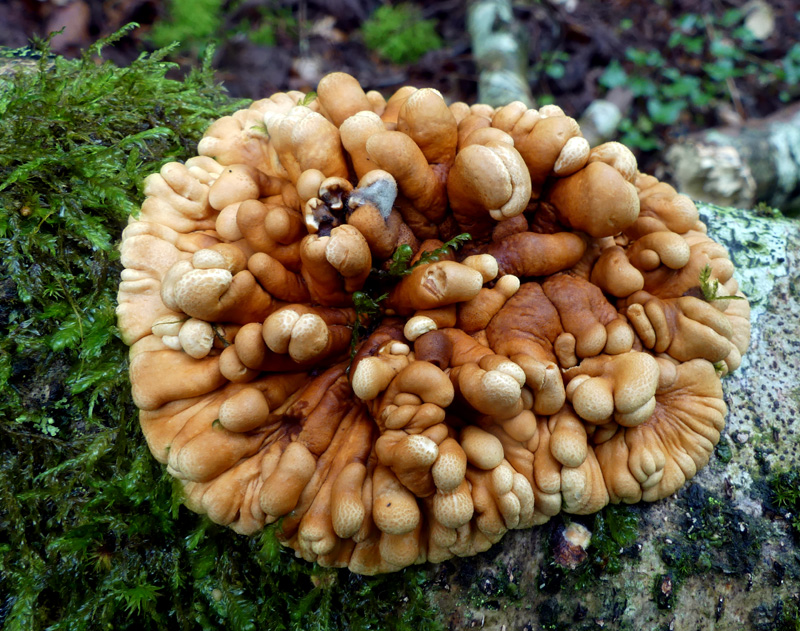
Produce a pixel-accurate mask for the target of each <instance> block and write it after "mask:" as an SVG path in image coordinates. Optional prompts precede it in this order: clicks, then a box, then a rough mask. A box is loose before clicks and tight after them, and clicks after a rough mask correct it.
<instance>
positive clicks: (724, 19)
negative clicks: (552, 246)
mask: <svg viewBox="0 0 800 631" xmlns="http://www.w3.org/2000/svg"><path fill="white" fill-rule="evenodd" d="M487 4H488V5H491V8H490V9H489V10H488V12H484V13H482V14H480V17H479V19H478V20H477V22H478V23H475V22H476V21H475V20H473V23H472V24H470V18H469V16H470V12H471V11H472V10H473V9H474V5H487ZM0 16H1V17H2V19H0V46H5V47H10V48H17V47H22V46H25V45H26V43H27V41H28V39H29V38H31V37H33V36H44V35H46V34H47V33H50V32H53V31H58V30H60V31H61V32H60V34H59V35H57V36H56V37H55V38H54V40H53V48H54V50H55V51H56V52H59V53H61V54H64V55H66V56H75V55H79V54H80V51H81V50H83V49H85V48H86V47H87V46H88V45H89V44H91V43H92V42H94V41H95V40H96V39H98V38H99V37H103V36H106V35H108V34H110V33H113V32H114V31H116V30H117V29H119V28H120V27H121V26H123V25H125V24H127V23H129V22H136V23H138V24H139V27H138V28H136V29H135V30H133V31H132V32H131V33H130V34H129V35H128V36H126V37H125V38H124V39H123V40H121V41H120V42H118V43H117V44H116V45H115V46H114V47H113V48H112V49H107V51H106V55H107V56H108V57H110V58H111V59H113V60H114V61H115V62H116V63H118V64H120V65H125V64H126V63H129V62H130V61H132V60H133V59H135V58H136V57H137V56H138V55H139V54H141V53H142V52H143V51H152V50H155V49H158V48H161V47H164V46H168V45H170V44H172V43H173V42H179V44H177V45H176V46H175V48H174V49H173V50H172V51H171V53H170V55H169V59H171V60H172V61H174V62H176V63H177V64H178V65H179V68H180V69H183V70H184V71H185V69H186V68H188V67H191V66H192V65H196V64H197V63H198V59H199V58H200V56H201V55H202V54H203V52H204V51H205V50H206V49H207V48H208V47H209V46H211V45H213V46H214V47H215V48H214V50H215V52H214V56H213V59H214V67H215V69H216V70H217V75H218V78H219V80H220V81H222V82H223V83H224V85H225V86H226V88H227V89H228V91H229V92H230V94H231V95H232V96H237V97H246V98H253V99H257V98H263V97H267V96H269V95H271V94H272V93H274V92H277V91H283V90H287V89H295V90H301V91H308V90H313V89H314V88H315V86H316V84H317V82H318V80H319V79H320V77H322V76H323V75H324V74H325V73H328V72H331V71H334V70H341V71H345V72H349V73H350V74H353V75H354V76H356V77H357V78H358V79H359V81H360V82H361V84H362V85H363V86H365V88H366V89H378V90H380V91H382V92H384V93H385V94H390V93H391V92H392V91H394V90H395V89H397V88H398V87H400V86H402V85H405V84H414V85H416V86H419V87H423V86H430V87H435V88H437V89H438V90H440V91H441V92H442V93H443V94H444V96H445V98H447V99H448V100H449V101H459V100H461V101H466V102H468V103H473V102H476V101H478V100H483V101H487V100H488V101H491V95H488V96H487V94H485V93H484V92H483V91H482V87H485V86H482V85H481V82H482V79H481V74H482V72H486V71H491V70H492V69H493V68H498V67H500V66H508V65H509V63H511V65H512V66H514V68H513V72H514V73H516V74H517V76H518V78H519V81H520V90H521V91H522V92H523V93H524V92H527V93H528V94H529V95H530V96H532V104H533V105H536V106H539V105H543V104H545V103H557V104H558V105H560V106H561V107H562V108H563V109H564V110H565V112H566V113H567V114H568V115H570V116H573V117H574V118H576V119H578V120H579V121H580V122H581V127H582V129H583V130H584V134H585V135H586V136H587V137H588V138H589V140H590V142H591V143H592V144H593V145H594V144H597V143H599V142H602V141H604V140H611V139H613V140H619V141H621V142H623V143H625V144H626V145H628V146H629V147H631V148H632V149H633V150H634V151H635V152H636V153H637V156H638V157H639V161H640V168H641V169H642V170H643V171H647V172H650V173H653V174H655V175H657V176H659V177H661V178H666V179H667V180H668V181H672V182H673V183H675V182H676V181H677V182H678V183H679V184H680V187H681V188H683V189H684V190H686V189H688V192H690V193H691V194H693V195H694V196H695V197H697V198H706V199H709V201H715V202H718V203H729V204H734V205H740V206H747V205H754V204H755V203H757V202H758V201H759V200H761V201H766V202H768V203H772V204H773V205H777V203H779V202H783V203H784V205H785V206H786V207H787V208H788V207H790V206H791V204H792V203H793V201H794V200H795V198H796V197H800V184H797V183H795V184H796V186H795V185H793V187H792V191H789V192H787V193H786V194H785V195H783V196H782V197H780V198H779V199H777V200H776V199H771V198H770V197H769V195H768V194H767V192H766V190H767V189H768V188H770V187H772V188H774V182H773V181H771V180H770V177H771V176H769V175H763V174H761V175H760V174H758V173H753V172H752V171H753V168H751V165H748V164H747V162H748V159H749V157H750V154H752V153H753V152H754V151H755V152H756V153H758V152H759V151H762V149H759V148H757V147H756V148H753V147H751V146H750V145H751V144H752V143H753V142H755V141H754V139H753V138H750V137H749V136H748V133H749V132H750V131H751V130H753V129H755V130H758V131H757V132H756V136H757V137H762V138H763V128H764V126H765V125H766V126H768V125H770V124H771V122H772V121H773V119H775V120H778V121H779V122H781V123H789V124H791V125H794V126H795V127H797V129H798V130H800V116H797V115H796V114H797V111H798V108H797V107H796V106H795V104H796V102H797V101H798V97H800V43H799V42H798V41H797V39H798V34H800V2H798V0H699V1H698V0H692V1H679V0H656V1H653V2H651V1H647V2H644V1H641V0H640V1H634V0H612V1H607V2H597V1H589V0H540V1H518V2H510V1H494V2H488V3H486V2H470V3H467V2H459V1H457V0H441V1H437V2H401V3H396V2H391V3H390V2H380V1H379V0H328V1H317V2H314V1H313V0H303V1H287V0H167V1H166V2H158V1H156V0H4V1H3V2H0ZM492 37H499V38H500V40H499V41H498V42H496V43H497V47H496V48H495V49H493V50H489V51H481V50H480V48H481V47H482V45H483V44H485V43H487V42H489V40H490V39H491V38H492ZM492 41H494V40H492ZM509 47H510V48H509ZM490 48H491V47H490ZM509 56H511V57H513V59H512V61H511V62H509V60H508V57H509ZM180 69H179V70H176V71H175V72H176V73H180V72H181V70H180ZM717 128H719V129H718V131H720V132H721V133H722V134H727V135H728V137H735V138H737V139H738V140H731V141H730V142H729V143H728V144H732V145H737V143H738V145H746V146H737V148H736V151H735V153H736V152H738V153H737V155H733V156H732V155H731V153H730V152H724V151H723V152H722V155H716V154H718V153H719V151H717V152H716V153H715V155H713V156H711V158H709V157H708V155H707V154H708V152H707V151H706V152H705V153H704V150H703V149H702V147H705V146H708V130H710V129H717ZM798 133H800V131H798ZM743 136H744V139H742V137H743ZM678 141H680V143H682V144H683V147H684V149H685V147H686V146H687V145H688V146H689V147H690V151H692V152H693V154H692V157H691V159H689V160H688V163H689V164H690V166H689V167H688V171H689V172H688V173H680V172H679V171H680V170H681V167H680V165H679V164H678V163H680V164H683V165H684V166H685V165H686V164H687V157H686V155H685V152H684V153H680V152H678V155H677V156H676V154H675V153H674V152H673V153H670V152H669V151H668V150H669V149H670V148H671V147H672V146H673V145H675V144H676V143H677V142H678ZM711 144H712V145H713V144H715V143H714V142H712V143H711ZM716 144H717V145H718V144H719V143H718V142H717V143H716ZM698 146H699V147H700V149H698ZM698 151H699V155H698ZM712 153H714V152H712ZM709 159H711V160H712V162H713V161H716V166H715V167H711V168H710V167H708V162H709ZM703 161H705V162H703ZM701 163H703V164H704V165H705V166H703V165H701ZM703 168H706V170H709V168H710V169H711V172H710V173H708V174H706V176H704V181H703V182H697V181H696V180H697V173H698V172H699V171H701V170H702V169H703ZM715 169H716V170H715ZM684 170H685V169H684ZM798 172H800V169H799V171H798ZM772 177H773V180H774V177H776V176H774V174H773V175H772ZM765 178H766V180H765ZM720 179H722V180H724V181H723V182H720V181H719V180H720ZM693 186H694V190H693V189H692V187H693ZM795 188H796V189H797V190H794V189H795Z"/></svg>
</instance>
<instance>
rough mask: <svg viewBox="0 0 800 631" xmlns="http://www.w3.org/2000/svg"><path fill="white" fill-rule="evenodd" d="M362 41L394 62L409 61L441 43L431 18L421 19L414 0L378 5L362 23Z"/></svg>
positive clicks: (403, 62) (415, 59)
mask: <svg viewBox="0 0 800 631" xmlns="http://www.w3.org/2000/svg"><path fill="white" fill-rule="evenodd" d="M361 32H362V34H363V36H364V43H365V44H366V45H367V48H369V49H370V50H374V51H375V52H377V53H378V54H379V55H380V56H381V57H384V58H385V59H388V60H389V61H391V62H393V63H396V64H410V63H414V62H415V61H417V60H418V59H419V58H420V57H422V55H424V54H425V53H427V52H428V51H430V50H437V49H439V48H441V47H442V40H441V38H440V37H439V35H438V34H437V33H436V23H435V21H434V20H424V19H423V18H422V13H421V11H420V9H419V8H418V7H417V6H415V5H413V4H399V5H397V6H390V5H383V6H381V7H379V8H378V9H377V10H376V11H375V12H374V13H373V14H372V15H371V16H370V17H369V19H368V20H367V21H365V22H364V24H363V25H362V27H361Z"/></svg>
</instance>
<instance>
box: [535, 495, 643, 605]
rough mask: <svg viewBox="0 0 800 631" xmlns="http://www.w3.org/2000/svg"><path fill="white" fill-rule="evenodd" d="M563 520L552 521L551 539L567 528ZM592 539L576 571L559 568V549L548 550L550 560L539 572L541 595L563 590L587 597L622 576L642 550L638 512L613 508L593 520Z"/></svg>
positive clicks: (551, 548) (547, 560) (603, 511)
mask: <svg viewBox="0 0 800 631" xmlns="http://www.w3.org/2000/svg"><path fill="white" fill-rule="evenodd" d="M563 519H564V518H563V517H562V516H561V515H558V516H556V517H554V518H553V519H552V520H551V521H550V528H551V535H552V536H553V537H555V536H559V535H558V534H557V533H559V532H560V530H561V528H563V523H564V522H563ZM587 527H588V528H589V530H591V533H592V539H591V542H590V544H589V547H588V548H587V550H586V551H587V557H586V560H585V561H583V562H582V563H581V564H580V565H579V566H578V567H576V568H575V569H574V570H569V569H567V568H565V567H563V566H561V565H559V564H557V563H556V562H555V560H554V558H553V553H552V550H553V549H555V547H556V545H555V543H553V545H550V546H549V547H548V553H547V557H546V558H545V561H544V563H543V564H542V567H541V569H540V571H539V577H538V580H537V585H538V587H539V590H540V591H543V592H545V593H556V592H558V591H560V590H562V589H567V590H572V591H575V592H576V593H585V592H586V591H588V590H591V589H592V586H593V585H595V584H596V583H597V581H598V580H601V579H602V578H603V577H604V576H606V575H609V574H619V573H620V572H621V571H622V569H623V567H624V566H625V563H626V561H635V560H636V559H637V558H638V556H639V552H640V551H641V548H640V547H639V546H638V545H637V544H636V539H637V535H638V529H639V516H638V513H637V509H635V508H632V507H629V506H624V505H615V504H609V505H608V506H606V507H605V508H604V509H603V510H601V511H600V512H599V513H596V514H595V515H594V516H593V517H592V523H591V524H587Z"/></svg>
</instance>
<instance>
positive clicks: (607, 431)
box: [117, 73, 749, 574]
mask: <svg viewBox="0 0 800 631" xmlns="http://www.w3.org/2000/svg"><path fill="white" fill-rule="evenodd" d="M302 96H303V95H301V94H299V93H287V94H276V95H273V96H272V97H270V98H269V99H264V100H262V101H257V102H255V103H253V105H251V106H250V107H249V108H247V109H246V110H242V111H240V112H238V113H236V114H234V115H233V116H230V117H225V118H222V119H220V120H219V121H217V122H216V123H214V124H213V125H212V126H211V127H210V128H209V130H208V132H207V133H206V135H205V137H204V138H203V140H202V141H201V142H200V144H199V152H200V154H201V155H200V156H197V157H194V158H191V159H190V160H188V161H187V162H186V163H185V164H179V163H170V164H167V165H165V166H164V167H162V169H161V170H160V172H159V173H157V174H154V175H151V176H150V177H148V178H147V181H146V182H145V187H144V192H145V195H146V199H145V201H144V203H143V205H142V212H141V214H140V216H139V218H138V219H137V220H132V221H131V222H130V224H129V225H128V227H127V228H126V229H125V231H124V233H123V239H122V246H121V253H122V263H123V266H124V268H125V269H124V270H123V272H122V279H121V283H120V288H119V306H118V309H117V313H118V320H119V328H120V331H121V333H122V337H123V340H124V341H125V342H126V343H128V344H130V345H131V352H130V376H131V382H132V386H133V397H134V401H135V402H136V404H137V406H138V407H139V409H140V421H141V426H142V430H143V433H144V436H145V438H146V440H147V443H148V445H149V447H150V449H151V451H152V452H153V454H154V456H155V457H156V458H157V459H158V460H159V461H161V462H162V463H164V464H165V465H166V466H167V470H168V471H169V473H170V474H171V475H173V476H175V477H176V478H177V479H178V480H180V482H181V483H182V485H183V488H184V491H185V500H186V504H187V505H188V506H189V507H190V508H191V509H192V510H195V511H197V512H200V513H206V514H208V516H209V517H210V518H211V519H212V520H214V521H215V522H218V523H220V524H224V525H227V526H230V527H231V528H233V529H234V530H235V531H237V532H239V533H244V534H251V533H254V532H256V531H258V530H260V529H261V528H263V527H264V526H265V525H267V524H271V523H274V522H278V524H277V526H276V528H277V534H278V537H279V539H280V540H281V541H282V542H283V543H284V544H285V545H287V546H289V547H291V548H292V549H294V550H295V552H296V554H297V555H298V556H300V557H302V558H303V559H306V560H309V561H316V562H318V563H319V564H321V565H324V566H334V567H345V566H346V567H349V568H350V569H351V570H352V571H354V572H359V573H364V574H375V573H379V572H390V571H395V570H399V569H401V568H403V567H405V566H408V565H411V564H414V563H423V562H426V561H434V562H439V561H443V560H445V559H448V558H451V557H453V556H466V555H471V554H477V553H478V552H481V551H483V550H486V549H488V548H489V547H490V546H491V545H493V544H494V543H496V542H497V541H499V540H500V538H502V536H503V534H504V533H505V532H507V531H508V530H510V529H517V528H528V527H530V526H533V525H536V524H542V523H544V522H546V521H547V520H548V519H550V517H552V516H554V515H556V514H558V513H559V512H560V511H565V512H568V513H575V514H586V513H591V512H594V511H597V510H599V509H600V508H602V507H603V506H605V505H606V504H607V503H609V502H614V503H618V502H628V503H630V502H637V501H639V500H646V501H654V500H658V499H660V498H663V497H666V496H667V495H669V494H671V493H673V492H675V491H676V490H677V489H678V488H680V486H681V485H683V484H684V483H685V482H686V481H687V480H689V479H691V477H692V476H694V475H695V474H696V473H697V471H698V470H699V469H700V468H701V467H703V466H704V465H705V464H706V463H707V462H708V459H709V457H710V455H711V452H712V450H713V446H714V445H715V444H716V442H717V441H718V440H719V436H720V431H721V429H722V427H723V424H724V416H725V412H726V407H725V403H724V402H723V400H722V389H721V386H720V375H719V372H725V371H732V370H735V369H736V368H737V367H738V366H739V364H740V363H741V356H742V354H743V353H744V352H745V350H746V349H747V345H748V342H749V306H748V303H747V300H746V299H744V296H743V295H742V294H741V292H740V291H739V288H738V284H737V282H736V280H735V279H734V277H733V264H732V263H731V261H730V258H729V257H728V254H727V252H726V251H725V248H723V247H722V246H721V245H719V244H717V243H715V242H714V241H713V240H712V239H710V238H709V237H708V235H706V234H705V226H704V225H703V224H702V222H700V221H699V218H698V215H697V210H696V208H695V207H694V204H693V203H692V202H691V200H690V199H689V198H687V197H685V196H683V195H679V194H678V193H677V192H676V191H675V190H674V189H672V187H670V186H668V185H666V184H663V183H660V182H658V180H656V179H655V178H653V177H651V176H649V175H644V174H641V173H639V171H638V168H637V165H636V160H635V158H634V157H633V154H632V153H631V152H630V151H629V150H628V149H627V148H625V147H624V146H622V145H620V144H619V143H606V144H605V145H601V146H599V147H595V148H590V147H589V145H588V143H587V142H586V140H585V139H583V137H582V136H581V133H580V129H579V127H578V125H577V123H576V122H575V121H574V120H573V119H571V118H569V117H568V116H566V115H565V114H564V112H563V111H561V110H560V109H559V108H557V107H555V106H546V107H543V108H541V109H539V110H534V109H530V108H527V107H526V106H524V105H523V104H522V103H512V104H510V105H507V106H505V107H502V108H499V109H496V110H495V109H492V108H490V107H488V106H482V105H478V106H472V107H469V106H467V105H466V104H463V103H461V104H454V105H452V106H449V107H448V106H447V105H446V104H445V102H444V99H443V98H442V96H441V95H440V94H439V93H438V92H436V91H435V90H430V89H423V90H416V89H414V88H411V87H405V88H401V89H400V90H398V92H397V93H395V94H394V95H393V96H391V97H390V98H389V99H388V100H384V99H383V97H381V96H380V95H378V94H377V93H374V92H369V93H365V92H364V90H363V89H362V88H361V86H360V85H359V84H358V82H357V81H356V80H355V79H354V78H353V77H350V76H349V75H346V74H343V73H336V74H333V75H329V76H328V77H325V78H324V79H323V80H322V81H321V83H320V86H319V95H318V99H316V100H312V101H311V102H310V103H309V104H308V105H307V106H306V105H297V104H298V103H299V102H301V101H303V102H306V101H305V100H304V99H303V98H302ZM265 129H266V130H267V131H268V132H269V133H268V134H266V133H264V130H265ZM465 232H468V233H469V234H468V235H466V236H465V235H464V234H462V233H465ZM720 366H721V367H722V370H720V369H719V368H720Z"/></svg>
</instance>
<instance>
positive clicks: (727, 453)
mask: <svg viewBox="0 0 800 631" xmlns="http://www.w3.org/2000/svg"><path fill="white" fill-rule="evenodd" d="M714 454H715V455H716V457H717V459H718V460H719V461H720V462H722V463H724V464H727V463H729V462H730V461H731V459H732V458H733V453H732V452H731V443H730V441H729V440H728V437H727V436H724V435H723V436H720V439H719V442H718V443H717V445H716V447H714Z"/></svg>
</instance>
